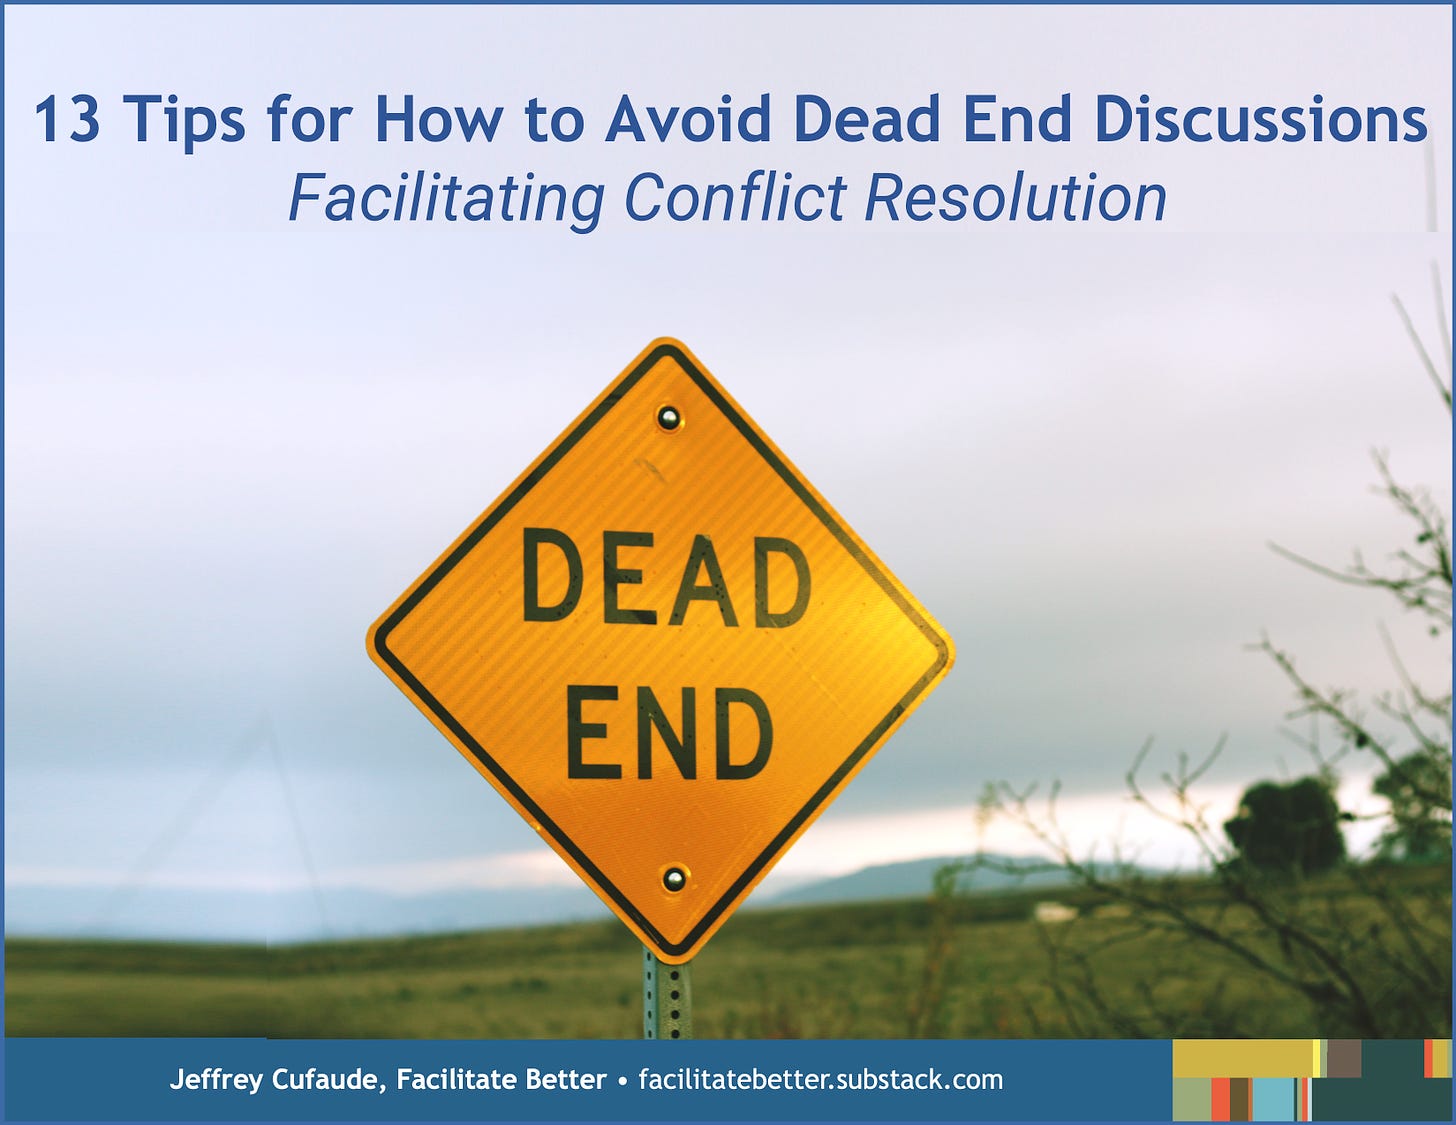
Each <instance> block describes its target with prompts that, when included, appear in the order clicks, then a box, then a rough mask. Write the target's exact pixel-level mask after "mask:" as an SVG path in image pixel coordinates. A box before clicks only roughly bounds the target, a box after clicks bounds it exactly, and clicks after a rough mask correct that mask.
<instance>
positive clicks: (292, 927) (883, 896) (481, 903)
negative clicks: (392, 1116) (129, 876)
mask: <svg viewBox="0 0 1456 1125" xmlns="http://www.w3.org/2000/svg"><path fill="white" fill-rule="evenodd" d="M988 858H989V859H990V860H991V862H992V863H993V865H996V866H1001V867H1015V866H1018V865H1019V866H1023V867H1031V866H1035V865H1036V864H1037V862H1038V861H1036V860H1034V859H1028V858H1026V857H1020V858H1018V857H1013V856H992V857H988ZM953 862H956V859H955V858H954V857H950V856H939V857H935V858H931V859H915V860H909V861H907V862H904V863H886V864H879V865H877V866H874V867H866V868H863V869H862V870H860V871H856V872H854V873H853V874H850V875H842V876H840V877H838V878H835V879H824V880H819V881H816V882H810V883H799V884H796V885H793V886H791V887H788V888H786V889H783V890H778V891H772V892H771V893H767V894H765V893H764V892H763V891H760V892H758V893H756V894H754V895H753V897H752V898H751V899H750V900H749V902H748V903H747V904H746V906H745V909H750V910H751V909H767V908H771V907H779V906H812V905H829V904H838V903H858V902H879V901H894V900H904V899H915V898H924V897H926V896H927V895H929V894H930V892H931V888H932V885H933V880H934V877H935V872H936V871H937V870H939V869H940V868H941V867H943V866H944V865H945V864H947V863H953ZM1066 883H1067V877H1066V875H1065V874H1064V873H1063V872H1061V871H1059V870H1050V871H1041V872H1037V873H1035V874H1029V875H1024V876H1020V877H1018V876H1016V875H1013V874H1008V873H1007V872H1005V871H998V870H993V869H991V868H988V867H981V868H977V869H976V870H974V871H968V872H964V873H962V875H961V876H960V879H959V886H960V889H961V890H963V891H965V892H967V893H971V894H975V893H980V892H996V891H1008V890H1015V889H1017V888H1036V887H1048V888H1050V887H1056V886H1062V885H1065V884H1066ZM320 898H321V899H322V904H321V903H320ZM606 917H610V912H609V911H608V910H607V908H606V907H605V906H604V905H603V904H602V902H601V900H599V899H598V898H597V896H596V895H595V894H593V893H592V892H591V891H589V890H588V889H587V888H586V886H585V885H580V886H571V887H523V888H502V889H487V890H471V891H448V892H436V893H431V894H421V895H396V894H387V893H384V892H378V891H364V890H324V891H323V892H322V893H321V895H320V896H315V895H314V894H313V892H311V891H307V890H301V891H284V892H278V893H267V892H261V891H251V892H240V891H197V890H178V889H172V888H165V887H142V888H138V889H137V890H136V891H135V892H134V893H132V894H131V895H129V896H127V897H125V898H120V897H118V896H116V895H115V893H114V891H113V890H112V889H111V888H106V887H27V886H18V887H7V888H6V889H5V933H6V935H7V936H9V937H55V938H136V939H143V940H160V941H206V942H253V943H258V944H264V943H270V944H290V943H296V942H304V941H319V940H335V939H343V938H366V937H397V936H404V935H412V934H439V933H461V932H466V931H473V930H495V929H506V928H513V927H520V926H539V925H548V924H554V923H560V922H580V921H588V920H591V919H598V918H606Z"/></svg>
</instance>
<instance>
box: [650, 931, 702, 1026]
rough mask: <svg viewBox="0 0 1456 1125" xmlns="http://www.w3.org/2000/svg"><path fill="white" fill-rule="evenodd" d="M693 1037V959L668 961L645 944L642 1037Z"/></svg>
mask: <svg viewBox="0 0 1456 1125" xmlns="http://www.w3.org/2000/svg"><path fill="white" fill-rule="evenodd" d="M692 1037H693V974H692V962H690V961H684V962H683V963H682V964H681V965H668V964H665V963H664V962H662V961H659V960H658V959H657V955H656V954H654V953H653V952H652V950H651V949H649V948H647V946H645V945H644V946H643V947H642V1038H643V1039H691V1038H692Z"/></svg>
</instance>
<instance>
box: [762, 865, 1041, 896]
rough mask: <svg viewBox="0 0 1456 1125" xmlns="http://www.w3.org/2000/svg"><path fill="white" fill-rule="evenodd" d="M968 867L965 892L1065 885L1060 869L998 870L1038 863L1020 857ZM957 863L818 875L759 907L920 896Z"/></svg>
mask: <svg viewBox="0 0 1456 1125" xmlns="http://www.w3.org/2000/svg"><path fill="white" fill-rule="evenodd" d="M985 861H986V863H985V864H983V865H982V866H978V867H977V868H975V869H974V870H969V871H963V872H962V873H961V874H960V876H959V877H958V878H957V880H956V884H957V887H958V888H959V889H960V890H962V891H964V892H966V893H970V894H974V893H977V892H981V891H1007V890H1016V889H1024V888H1031V887H1055V886H1065V885H1066V884H1067V882H1068V878H1067V874H1066V872H1064V871H1062V870H1061V869H1059V868H1052V869H1051V870H1042V871H1033V872H1030V873H1028V874H1025V875H1016V874H1013V873H1012V872H1011V871H1008V870H998V868H1018V867H1020V868H1035V867H1038V866H1044V864H1043V863H1042V861H1040V860H1036V859H1031V858H1028V857H1026V856H1005V855H992V856H986V857H985ZM958 862H961V860H960V858H959V857H956V856H935V857H932V858H930V859H911V860H906V861H904V862H902V863H882V864H877V865H875V866H873V867H865V868H861V869H860V870H859V871H855V872H853V873H852V874H849V875H841V876H839V877H838V878H835V879H824V880H821V881H819V882H815V883H808V884H805V885H803V886H798V887H794V888H793V889H791V890H787V891H783V892H781V893H779V894H777V895H774V896H773V897H771V898H768V899H765V900H764V901H763V902H762V903H760V905H763V906H769V905H773V906H809V905H813V904H820V903H835V902H879V901H884V900H892V899H905V898H924V897H925V896H926V895H928V894H930V892H931V888H932V887H933V885H934V879H935V873H936V872H937V871H939V870H940V869H941V868H942V867H944V866H945V865H946V864H949V863H958Z"/></svg>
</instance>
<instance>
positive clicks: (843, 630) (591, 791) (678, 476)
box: [369, 340, 953, 964]
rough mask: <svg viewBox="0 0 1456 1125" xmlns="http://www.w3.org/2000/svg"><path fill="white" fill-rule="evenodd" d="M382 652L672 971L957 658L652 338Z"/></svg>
mask: <svg viewBox="0 0 1456 1125" xmlns="http://www.w3.org/2000/svg"><path fill="white" fill-rule="evenodd" d="M369 651H370V655H371V656H372V657H373V658H374V660H375V662H376V663H377V664H378V665H379V666H380V667H381V668H382V669H384V672H385V674H386V675H388V676H389V678H390V679H392V680H393V681H394V682H395V684H396V685H398V687H399V688H400V690H402V691H403V692H404V693H405V694H406V695H407V696H409V698H410V699H411V700H413V701H414V703H415V705H416V706H417V707H419V708H420V710H421V711H423V712H424V713H425V715H426V716H428V718H429V719H430V721H431V722H432V723H434V724H435V726H437V727H438V728H439V729H440V731H441V732H442V733H443V734H444V735H445V737H446V738H448V739H449V740H450V741H451V742H453V743H454V744H455V746H456V748H457V749H458V750H459V751H460V752H461V753H462V754H464V755H465V757H466V758H467V759H468V760H469V761H470V764H471V765H473V766H474V767H475V768H476V769H477V770H478V771H480V773H481V774H482V775H483V776H484V777H485V778H486V780H487V781H489V782H490V783H491V784H492V785H494V786H495V787H496V789H498V790H499V791H500V793H501V795H502V796H504V797H505V799H506V800H507V801H509V802H510V803H511V804H512V805H513V806H514V807H515V809H516V811H517V812H518V813H520V814H521V815H522V816H523V817H525V818H526V820H528V821H529V822H530V824H531V826H532V827H533V828H535V829H536V831H537V832H539V833H540V834H541V835H542V836H543V837H544V838H545V840H546V842H547V843H548V844H550V845H551V847H552V848H554V849H555V850H556V852H557V853H558V854H559V855H560V856H561V858H562V859H564V860H565V861H566V862H567V863H568V864H570V865H571V867H572V868H573V869H574V870H575V871H576V873H577V874H578V875H580V876H581V877H582V878H583V879H584V880H585V881H586V882H587V883H588V885H590V886H591V887H592V888H593V889H594V890H595V891H596V892H597V894H599V895H600V896H601V897H602V898H603V899H604V900H605V901H606V903H607V905H608V906H610V907H611V908H612V910H613V911H615V912H616V914H617V915H618V917H620V918H621V919H622V921H623V922H625V923H626V924H627V926H628V927H630V928H631V929H632V931H633V932H634V933H636V934H637V936H638V937H640V938H641V939H642V941H643V942H644V943H645V944H646V945H647V946H648V947H649V948H651V949H652V950H653V952H654V953H656V955H657V956H658V957H659V958H660V959H661V960H663V961H665V962H668V963H672V964H679V963H682V962H684V961H687V960H688V959H690V958H691V957H692V956H693V955H694V954H695V953H696V952H697V951H698V950H699V949H700V948H701V947H702V945H703V943H704V942H706V941H707V940H708V938H709V937H710V936H712V934H713V933H714V931H715V930H717V928H718V927H719V926H720V925H722V924H723V922H724V920H725V919H726V918H727V917H728V915H729V914H731V913H732V912H733V910H734V909H735V908H736V907H737V906H738V905H739V904H740V903H741V902H742V901H743V900H744V898H746V897H747V895H748V893H749V891H750V890H752V889H753V887H754V886H755V885H756V884H757V883H758V881H759V880H760V879H762V878H763V876H764V875H765V874H766V873H767V872H768V870H769V869H770V868H771V867H772V866H773V864H774V863H775V862H776V861H777V860H778V859H779V857H780V856H782V855H783V853H784V852H785V851H786V850H787V849H788V848H789V846H790V845H792V844H793V842H794V841H795V840H796V839H798V837H799V836H800V835H801V834H802V833H803V831H804V830H805V829H806V828H807V827H808V826H809V824H810V823H811V822H812V821H813V820H814V818H815V817H816V816H818V815H819V813H821V812H822V811H823V810H824V809H825V807H826V806H828V804H829V803H830V802H831V801H832V800H833V799H834V798H835V797H836V796H837V795H838V794H839V792H840V791H841V790H842V789H843V788H844V786H845V785H846V784H847V783H848V782H849V780H850V778H852V777H853V776H854V774H855V773H856V772H857V771H858V770H859V769H860V768H861V767H862V766H863V765H864V764H865V762H866V761H868V760H869V757H870V755H872V754H873V753H874V752H875V751H876V750H877V749H879V747H880V746H881V745H882V744H883V743H884V741H885V740H886V739H887V738H888V737H889V736H890V734H891V733H892V732H893V731H894V730H895V729H896V728H897V727H898V726H899V725H900V724H901V723H902V722H903V721H904V720H905V717H906V716H907V715H908V714H909V713H910V712H911V710H913V709H914V708H915V707H916V706H917V705H919V703H920V702H921V701H922V700H924V699H925V697H926V696H927V695H928V694H929V693H930V692H931V690H932V689H933V688H934V687H935V686H936V685H937V684H938V683H939V682H940V680H941V679H942V678H943V677H944V676H945V674H946V673H947V672H948V671H949V670H950V666H951V662H952V660H953V649H952V646H951V641H950V638H949V637H948V636H946V634H945V633H944V631H943V630H942V629H941V628H940V627H939V626H938V625H937V624H936V623H935V621H934V620H933V619H932V618H931V616H930V614H929V613H927V612H926V611H925V609H924V608H923V607H922V606H921V605H920V603H919V602H917V601H916V600H915V599H914V598H913V597H912V596H911V595H910V593H909V591H907V590H906V589H905V588H904V587H903V586H902V585H900V583H899V582H898V581H897V580H896V579H895V578H894V576H893V575H891V574H890V572H889V571H888V570H886V569H885V567H884V565H883V564H881V563H880V561H879V560H878V559H877V558H875V556H874V554H873V553H872V552H871V551H870V549H869V548H868V547H866V546H865V545H864V543H862V542H861V541H860V539H859V538H858V536H856V535H855V534H854V532H853V531H851V530H850V529H849V528H848V527H847V526H846V525H845V523H844V521H843V520H842V519H840V518H839V516H838V515H837V514H836V513H835V511H834V509H832V508H831V507H830V506H829V504H828V503H827V502H826V501H825V500H824V498H823V497H822V496H820V495H819V493H818V492H817V491H816V490H815V489H814V487H813V486H812V485H810V484H809V483H808V482H807V481H806V480H805V479H804V478H803V477H802V476H801V475H800V474H799V472H798V471H797V470H796V469H795V468H794V467H793V465H791V464H790V463H789V460H788V458H786V457H785V456H784V455H783V454H782V453H780V452H779V450H778V448H777V447H776V446H775V445H774V444H773V442H771V441H770V440H769V439H768V438H767V437H765V436H764V434H763V433H762V432H761V431H760V430H759V428H758V427H757V426H756V425H755V424H754V423H753V421H752V420H751V419H750V418H749V417H748V416H747V415H746V414H745V413H744V412H743V411H742V409H740V408H739V406H738V404H737V403H735V402H734V401H733V399H732V398H730V397H729V395H728V393H727V392H726V391H724V390H723V388H722V387H721V386H719V385H718V382H717V381H716V380H715V379H714V378H713V377H712V376H711V375H709V374H708V373H707V371H705V370H704V369H703V366H702V365H701V364H700V363H699V362H698V361H697V360H696V359H695V358H694V357H693V356H692V354H691V353H690V352H689V351H688V350H687V348H685V347H684V346H683V345H682V344H680V343H678V342H677V341H675V340H658V341H655V342H654V343H652V344H651V345H650V346H649V347H648V348H647V350H646V351H644V352H643V353H642V354H641V355H640V356H638V357H637V359H635V360H634V361H633V362H632V364H631V365H630V366H629V367H628V368H627V370H626V371H624V372H623V373H622V374H621V375H620V376H619V377H618V378H617V379H615V380H614V381H613V382H612V384H611V385H610V386H609V387H607V389H606V390H604V391H603V392H602V393H601V394H600V395H599V396H597V399H596V401H595V402H593V403H592V404H591V405H590V406H588V407H587V408H586V410H585V411H584V412H583V413H582V414H581V416H580V417H579V418H577V419H576V421H575V422H573V423H572V424H571V426H570V427H569V428H568V429H567V430H566V432H565V433H563V434H562V435H561V437H559V438H557V440H556V441H555V442H554V443H552V445H551V447H550V448H549V449H547V450H546V452H544V453H542V454H541V456H540V457H538V458H537V459H536V460H535V462H534V463H533V464H532V465H531V466H530V467H529V468H527V469H526V471H525V472H523V473H522V474H521V475H520V477H519V478H517V480H516V481H515V483H514V484H512V485H511V486H510V488H508V489H507V490H506V491H505V493H504V495H502V496H501V497H500V499H498V500H497V501H496V502H495V503H494V504H492V505H491V507H490V508H489V509H488V510H487V511H486V512H485V514H484V515H482V516H481V517H480V518H479V519H477V520H476V521H475V522H474V523H473V524H471V525H470V527H468V528H467V529H466V530H465V532H464V533H463V534H462V535H461V536H460V537H459V538H458V539H457V540H456V541H455V542H454V543H452V544H451V545H450V547H449V549H448V550H446V551H445V553H444V554H443V555H441V556H440V557H439V559H437V560H436V561H435V562H434V563H433V564H432V565H431V566H430V568H429V569H428V570H426V571H425V573H424V574H423V575H422V576H421V577H420V578H419V579H418V580H417V581H416V582H415V583H414V584H413V585H411V586H410V588H409V589H408V590H406V591H405V592H404V594H403V595H402V596H401V597H400V598H399V600H398V601H396V602H395V603H394V604H393V605H392V606H390V607H389V609H388V610H387V611H386V612H385V614H384V615H383V616H382V617H380V619H379V620H378V621H377V622H375V624H374V626H373V628H372V629H370V631H369Z"/></svg>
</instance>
